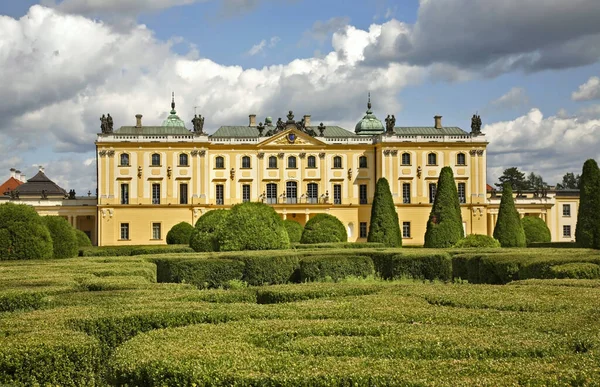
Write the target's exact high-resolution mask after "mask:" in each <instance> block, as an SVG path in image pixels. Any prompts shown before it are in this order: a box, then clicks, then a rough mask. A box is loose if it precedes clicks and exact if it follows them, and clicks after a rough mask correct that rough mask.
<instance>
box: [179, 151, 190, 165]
mask: <svg viewBox="0 0 600 387" xmlns="http://www.w3.org/2000/svg"><path fill="white" fill-rule="evenodd" d="M188 165H189V164H188V155H187V154H185V153H182V154H180V155H179V166H180V167H187V166H188Z"/></svg>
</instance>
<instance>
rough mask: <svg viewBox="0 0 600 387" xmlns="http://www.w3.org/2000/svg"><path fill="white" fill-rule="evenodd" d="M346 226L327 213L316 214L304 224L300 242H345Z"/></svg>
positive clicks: (346, 238)
mask: <svg viewBox="0 0 600 387" xmlns="http://www.w3.org/2000/svg"><path fill="white" fill-rule="evenodd" d="M347 241H348V233H347V232H346V227H344V224H343V223H342V222H340V220H339V219H338V218H336V217H335V216H333V215H329V214H318V215H316V216H315V217H313V218H310V220H309V221H308V222H306V225H305V226H304V232H302V238H301V239H300V243H332V242H347Z"/></svg>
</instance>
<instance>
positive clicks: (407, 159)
mask: <svg viewBox="0 0 600 387" xmlns="http://www.w3.org/2000/svg"><path fill="white" fill-rule="evenodd" d="M402 165H410V153H406V152H405V153H402Z"/></svg>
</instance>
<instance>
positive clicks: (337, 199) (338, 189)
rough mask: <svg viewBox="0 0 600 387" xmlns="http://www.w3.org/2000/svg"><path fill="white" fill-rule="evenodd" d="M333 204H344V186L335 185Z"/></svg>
mask: <svg viewBox="0 0 600 387" xmlns="http://www.w3.org/2000/svg"><path fill="white" fill-rule="evenodd" d="M333 204H342V185H341V184H335V185H334V186H333Z"/></svg>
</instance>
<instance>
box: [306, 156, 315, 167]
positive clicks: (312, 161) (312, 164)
mask: <svg viewBox="0 0 600 387" xmlns="http://www.w3.org/2000/svg"><path fill="white" fill-rule="evenodd" d="M316 167H317V158H316V157H315V156H308V168H316Z"/></svg>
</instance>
